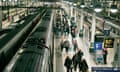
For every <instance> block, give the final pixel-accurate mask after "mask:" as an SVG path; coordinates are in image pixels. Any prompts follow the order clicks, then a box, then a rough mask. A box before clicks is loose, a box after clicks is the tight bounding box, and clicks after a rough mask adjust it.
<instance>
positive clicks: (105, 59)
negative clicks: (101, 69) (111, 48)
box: [103, 48, 108, 64]
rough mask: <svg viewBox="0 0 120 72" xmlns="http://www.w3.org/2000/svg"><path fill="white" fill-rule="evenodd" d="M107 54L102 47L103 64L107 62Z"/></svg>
mask: <svg viewBox="0 0 120 72" xmlns="http://www.w3.org/2000/svg"><path fill="white" fill-rule="evenodd" d="M107 54H108V52H107V49H106V48H104V49H103V60H104V64H107Z"/></svg>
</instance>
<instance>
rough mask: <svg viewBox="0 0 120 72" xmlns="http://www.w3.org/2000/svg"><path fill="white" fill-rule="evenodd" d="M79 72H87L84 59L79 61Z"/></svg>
mask: <svg viewBox="0 0 120 72" xmlns="http://www.w3.org/2000/svg"><path fill="white" fill-rule="evenodd" d="M81 71H82V72H88V64H87V62H86V60H85V59H82V60H81Z"/></svg>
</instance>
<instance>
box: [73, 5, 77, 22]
mask: <svg viewBox="0 0 120 72" xmlns="http://www.w3.org/2000/svg"><path fill="white" fill-rule="evenodd" d="M74 12H75V14H74V17H75V22H77V19H76V13H77V10H76V7H74Z"/></svg>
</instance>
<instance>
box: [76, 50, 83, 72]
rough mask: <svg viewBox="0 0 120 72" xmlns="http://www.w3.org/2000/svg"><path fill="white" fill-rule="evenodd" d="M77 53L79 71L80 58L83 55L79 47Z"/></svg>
mask: <svg viewBox="0 0 120 72" xmlns="http://www.w3.org/2000/svg"><path fill="white" fill-rule="evenodd" d="M77 55H78V65H79V71H81V59H82V56H83V52H82V51H81V49H80V50H79V51H78V53H77Z"/></svg>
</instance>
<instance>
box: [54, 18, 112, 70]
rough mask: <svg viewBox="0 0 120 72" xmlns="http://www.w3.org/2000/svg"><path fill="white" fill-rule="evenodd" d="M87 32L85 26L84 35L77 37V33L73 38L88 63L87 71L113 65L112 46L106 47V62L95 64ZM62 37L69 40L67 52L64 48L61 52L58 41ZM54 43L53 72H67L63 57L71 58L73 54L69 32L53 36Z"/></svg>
mask: <svg viewBox="0 0 120 72" xmlns="http://www.w3.org/2000/svg"><path fill="white" fill-rule="evenodd" d="M68 21H69V20H68ZM79 22H80V21H79V20H78V21H77V23H79ZM87 32H88V31H87V28H85V30H84V32H83V33H84V36H83V37H79V35H77V37H76V38H75V40H77V43H78V48H79V49H81V50H82V51H83V53H84V56H83V58H85V59H86V61H87V63H88V66H89V72H92V71H91V69H92V67H113V66H112V62H113V59H114V48H108V56H107V64H97V62H96V60H95V54H93V53H90V52H89V48H90V41H89V39H88V36H87V34H86V33H87ZM62 39H64V40H69V42H70V49H69V52H68V53H66V52H65V50H63V52H62V51H61V49H60V42H61V40H62ZM54 45H55V48H56V49H55V51H56V52H55V54H56V55H55V57H56V59H55V60H56V71H55V72H67V71H66V67H65V66H64V62H65V58H66V56H69V57H70V58H71V59H72V57H73V55H74V54H75V52H74V51H73V45H72V37H71V34H69V35H68V36H64V35H62V36H61V35H59V36H58V37H54ZM73 72H75V71H74V70H73ZM77 72H79V70H78V68H77Z"/></svg>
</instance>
